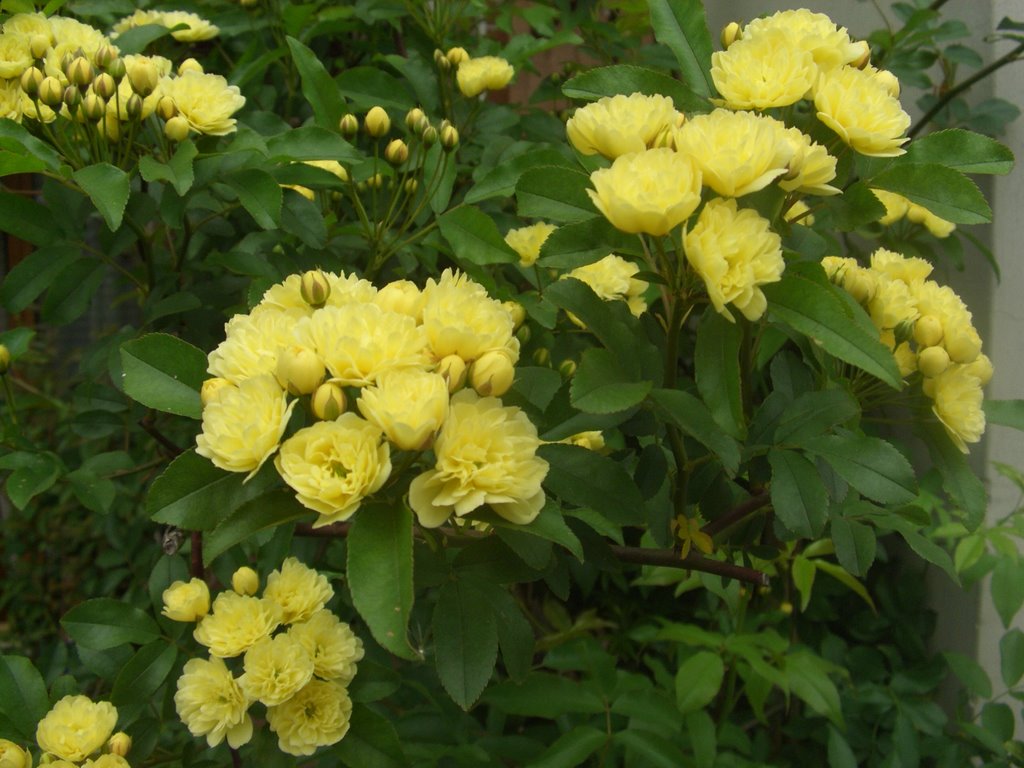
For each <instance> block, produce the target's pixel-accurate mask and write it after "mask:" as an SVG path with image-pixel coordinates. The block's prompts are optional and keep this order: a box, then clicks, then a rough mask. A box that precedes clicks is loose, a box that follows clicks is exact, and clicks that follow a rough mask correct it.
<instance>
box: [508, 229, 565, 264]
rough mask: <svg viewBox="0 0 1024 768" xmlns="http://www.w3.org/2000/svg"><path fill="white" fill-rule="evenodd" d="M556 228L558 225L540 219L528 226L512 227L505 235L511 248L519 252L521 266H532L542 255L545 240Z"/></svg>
mask: <svg viewBox="0 0 1024 768" xmlns="http://www.w3.org/2000/svg"><path fill="white" fill-rule="evenodd" d="M556 229H558V227H556V226H555V225H554V224H547V223H545V222H543V221H538V222H537V223H536V224H531V225H530V226H528V227H519V228H518V229H510V230H509V231H508V233H507V234H506V235H505V242H506V243H507V244H508V247H509V248H511V249H512V250H513V251H515V252H516V253H517V254H519V266H521V267H532V266H533V265H534V263H535V262H536V261H537V259H538V258H539V257H540V249H541V247H542V246H543V245H544V241H545V240H547V239H548V237H549V236H550V235H551V233H552V232H554V231H555V230H556Z"/></svg>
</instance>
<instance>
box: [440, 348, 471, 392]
mask: <svg viewBox="0 0 1024 768" xmlns="http://www.w3.org/2000/svg"><path fill="white" fill-rule="evenodd" d="M437 372H438V374H439V375H440V376H441V377H442V378H443V379H444V380H445V381H446V382H448V391H449V392H450V393H452V394H455V393H456V392H458V391H459V390H460V389H462V387H463V386H464V385H465V383H466V361H465V360H463V359H462V358H461V357H459V356H458V355H448V356H446V357H442V358H441V361H440V362H439V363H438V364H437Z"/></svg>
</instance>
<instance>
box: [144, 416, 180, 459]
mask: <svg viewBox="0 0 1024 768" xmlns="http://www.w3.org/2000/svg"><path fill="white" fill-rule="evenodd" d="M139 426H140V427H142V429H143V431H144V432H145V433H146V434H147V435H149V436H150V437H152V438H153V439H154V440H156V441H157V442H158V443H160V445H161V446H162V447H163V448H164V449H165V450H167V451H168V452H170V454H171V455H172V456H178V455H180V454H182V453H184V452H185V451H184V449H182V448H179V447H178V446H177V445H175V444H174V443H173V442H171V441H170V440H169V439H167V437H165V436H164V434H163V433H162V432H161V431H160V430H158V429H157V428H156V427H154V426H153V424H152V422H151V421H150V415H148V414H147V415H146V416H144V417H142V418H141V419H139Z"/></svg>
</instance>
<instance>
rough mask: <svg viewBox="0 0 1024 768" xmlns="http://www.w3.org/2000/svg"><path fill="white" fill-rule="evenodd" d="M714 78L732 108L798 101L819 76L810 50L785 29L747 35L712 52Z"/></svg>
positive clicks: (771, 105)
mask: <svg viewBox="0 0 1024 768" xmlns="http://www.w3.org/2000/svg"><path fill="white" fill-rule="evenodd" d="M711 78H712V79H713V80H714V82H715V88H717V89H718V92H719V93H720V94H722V98H723V99H724V100H725V104H726V105H727V106H728V107H730V108H732V109H771V108H772V107H786V106H789V105H790V104H795V103H796V102H798V101H800V99H802V98H804V96H806V95H807V94H808V93H809V92H810V90H811V88H812V87H813V86H814V83H815V81H816V80H817V78H818V66H817V64H815V62H814V56H812V55H811V52H810V51H807V50H804V49H801V48H799V47H796V46H794V45H793V44H792V39H791V37H790V36H789V35H788V34H787V33H786V32H785V31H783V30H780V29H773V30H767V31H765V32H763V33H762V34H759V35H752V36H750V37H743V38H741V39H740V40H737V41H736V42H735V43H733V44H732V45H730V46H729V48H728V50H725V51H718V52H716V53H713V54H712V55H711Z"/></svg>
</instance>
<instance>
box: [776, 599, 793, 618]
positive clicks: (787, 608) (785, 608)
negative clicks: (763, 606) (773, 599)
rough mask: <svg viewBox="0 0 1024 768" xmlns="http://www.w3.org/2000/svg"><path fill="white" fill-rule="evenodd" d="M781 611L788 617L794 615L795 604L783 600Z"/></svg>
mask: <svg viewBox="0 0 1024 768" xmlns="http://www.w3.org/2000/svg"><path fill="white" fill-rule="evenodd" d="M779 610H780V611H782V613H784V614H785V615H786V616H792V615H793V604H792V603H791V602H789V600H783V601H782V602H781V603H780V604H779Z"/></svg>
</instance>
